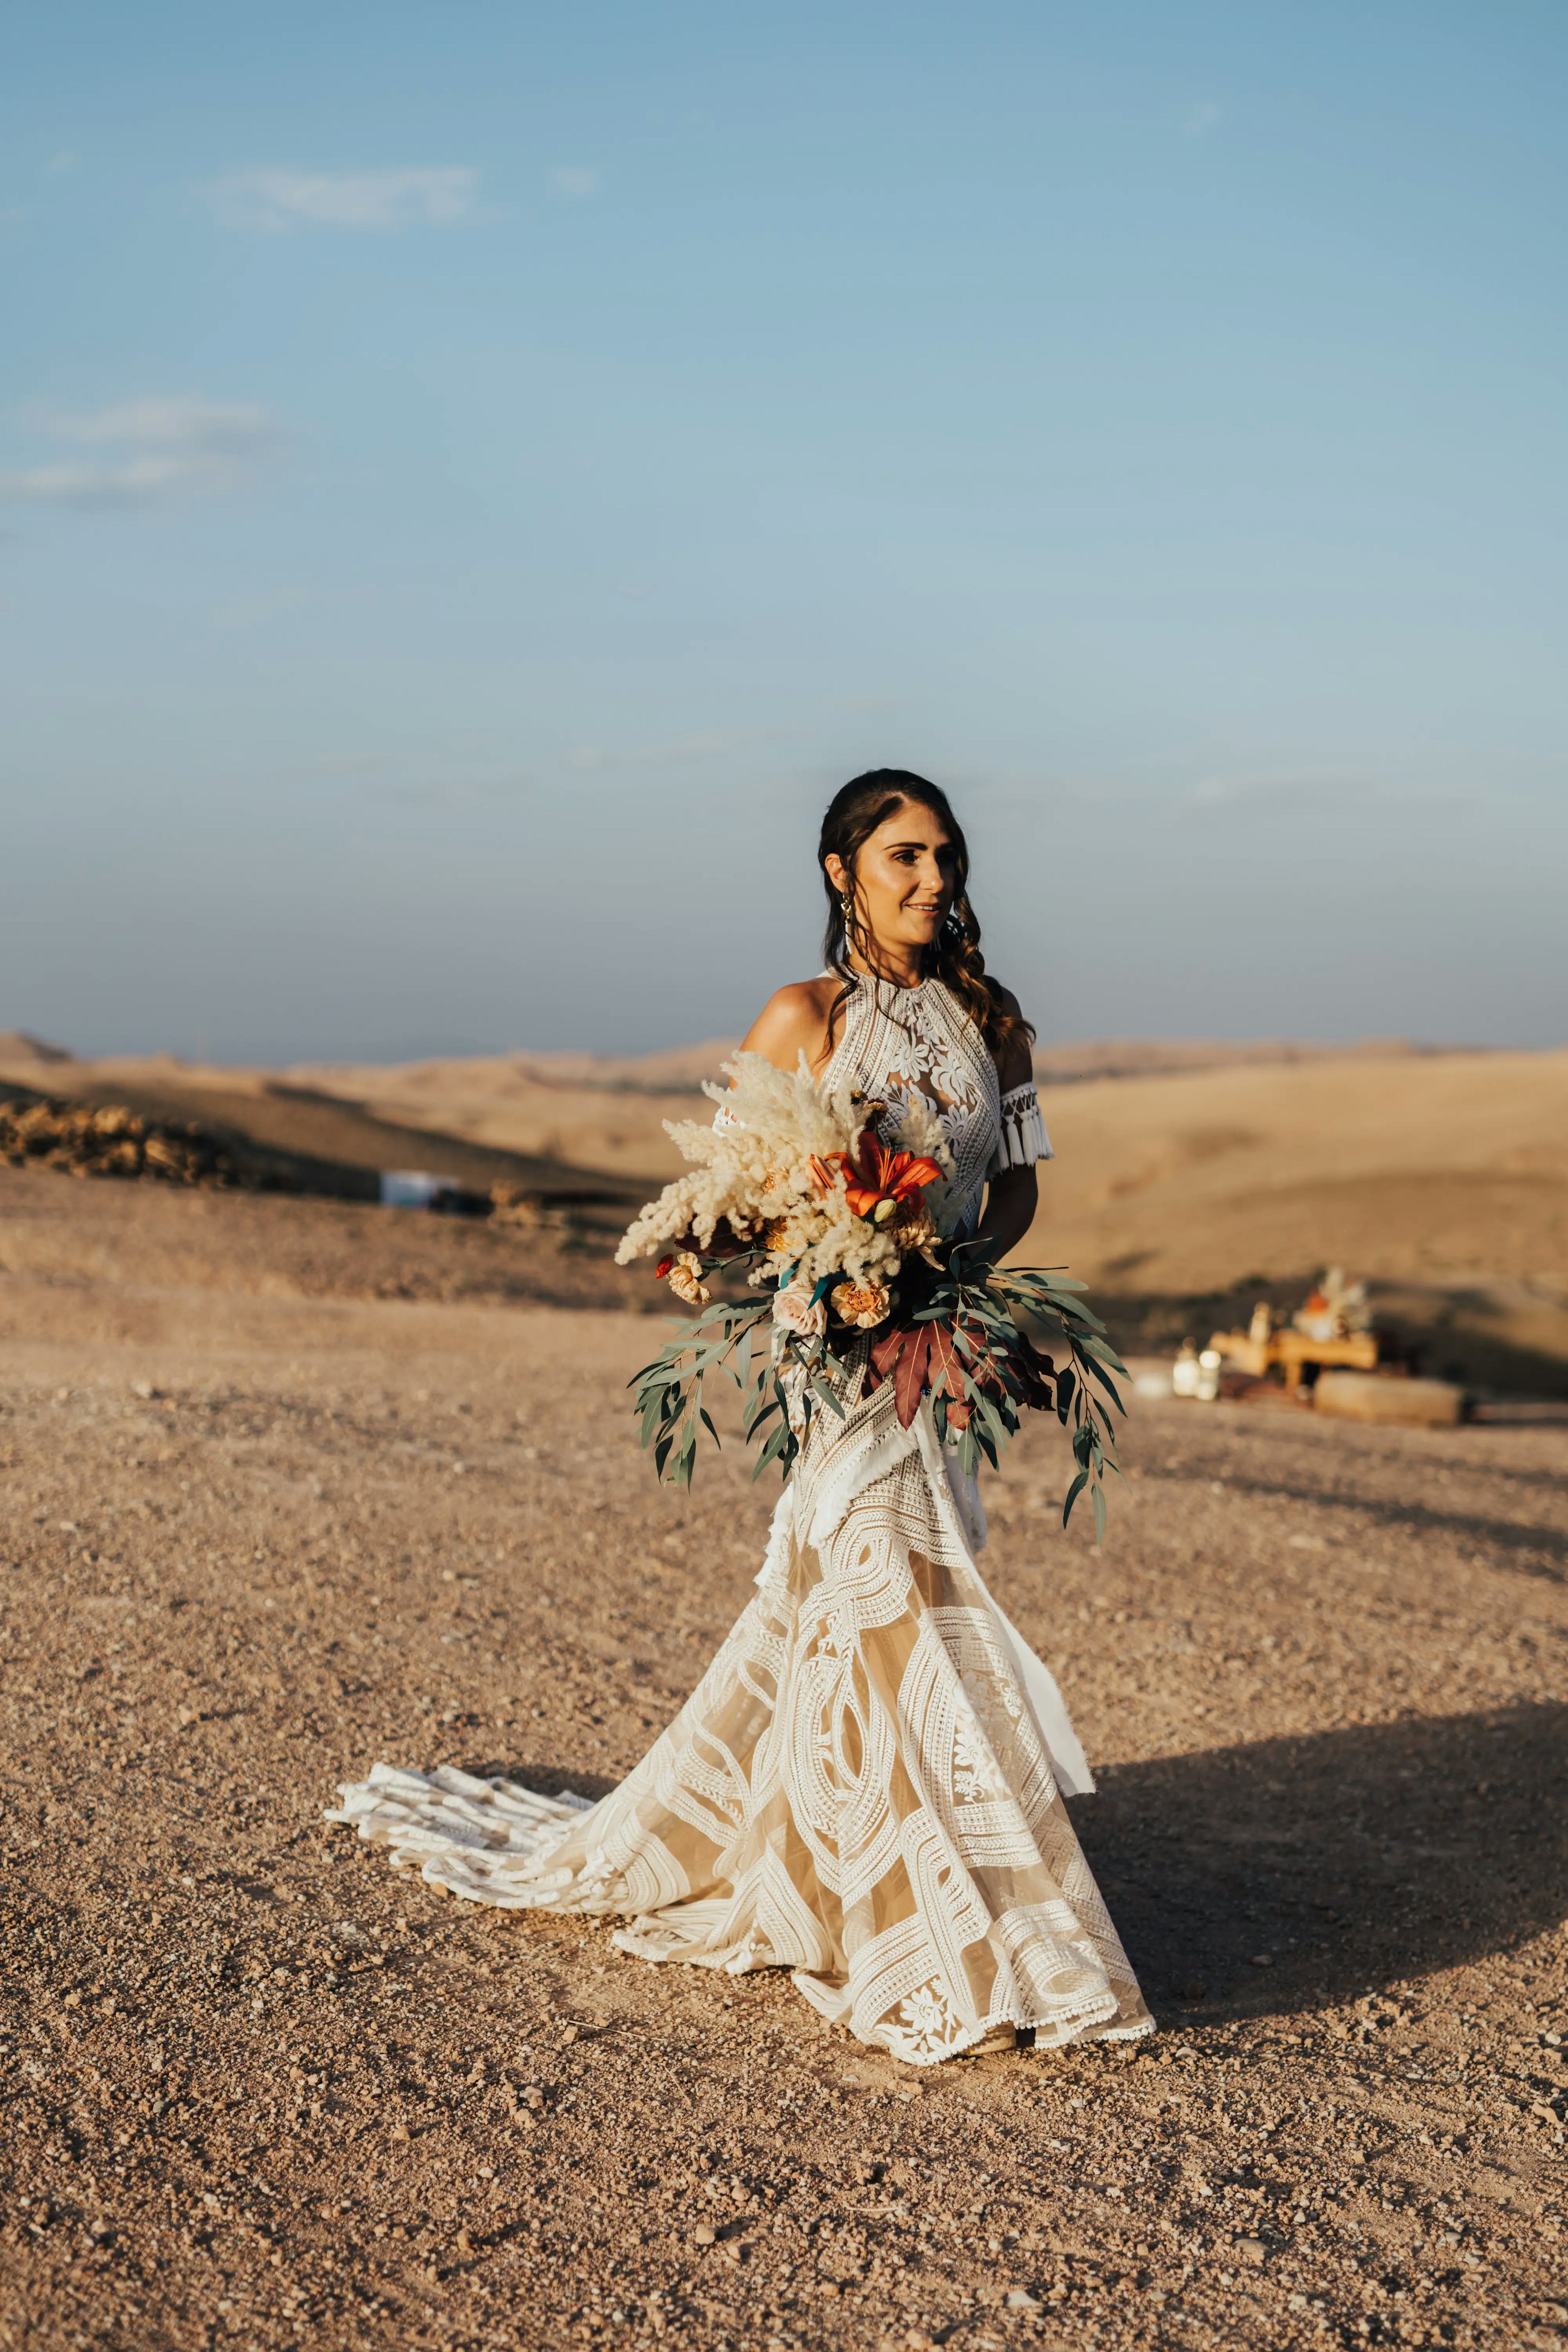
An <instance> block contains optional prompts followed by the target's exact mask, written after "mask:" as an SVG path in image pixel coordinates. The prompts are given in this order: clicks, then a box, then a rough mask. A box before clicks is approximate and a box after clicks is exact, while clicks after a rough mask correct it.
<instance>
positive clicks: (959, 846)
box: [816, 768, 1035, 1055]
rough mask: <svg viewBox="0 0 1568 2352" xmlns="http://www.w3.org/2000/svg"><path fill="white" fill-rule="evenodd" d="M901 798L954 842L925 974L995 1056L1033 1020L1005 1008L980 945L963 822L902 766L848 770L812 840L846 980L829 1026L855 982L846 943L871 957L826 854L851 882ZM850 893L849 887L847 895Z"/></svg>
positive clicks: (1030, 1037) (832, 962) (827, 936)
mask: <svg viewBox="0 0 1568 2352" xmlns="http://www.w3.org/2000/svg"><path fill="white" fill-rule="evenodd" d="M906 801H914V802H916V803H918V804H919V805H920V806H921V808H926V809H929V810H930V811H931V814H932V815H933V816H934V817H937V818H940V820H941V822H942V824H943V825H944V826H945V828H946V831H947V837H948V840H949V842H950V843H951V845H952V860H953V899H952V910H951V912H950V913H949V915H948V917H947V919H946V921H945V922H944V923H943V924H942V929H941V930H940V931H939V932H938V934H937V936H936V938H935V939H934V940H932V942H931V946H930V947H929V948H928V949H927V950H926V951H925V965H924V969H925V975H926V977H927V978H935V979H937V980H940V981H941V982H942V984H943V986H944V987H946V988H949V989H951V990H952V993H953V995H954V996H956V997H957V999H958V1001H959V1003H961V1004H962V1005H963V1009H964V1011H965V1012H966V1013H968V1014H969V1016H970V1019H971V1020H972V1021H973V1023H974V1024H975V1026H976V1028H977V1029H978V1030H979V1031H980V1033H981V1034H982V1036H983V1037H984V1040H985V1043H986V1044H987V1045H989V1047H990V1048H991V1051H992V1053H993V1054H994V1055H1001V1054H1002V1053H1003V1052H1004V1051H1005V1049H1006V1047H1008V1046H1009V1045H1014V1044H1016V1043H1023V1044H1026V1045H1032V1044H1033V1043H1034V1037H1035V1032H1034V1029H1033V1027H1032V1025H1031V1024H1029V1023H1028V1022H1027V1021H1026V1020H1025V1019H1024V1018H1023V1017H1022V1015H1021V1014H1019V1013H1011V1012H1009V1011H1007V1009H1006V1007H1005V1003H1004V1002H1003V999H1002V995H1001V992H1000V991H999V989H998V986H997V983H996V982H994V980H992V979H991V978H990V977H989V976H988V974H987V972H986V970H985V959H984V956H983V955H982V954H981V952H980V925H979V923H978V922H977V921H976V919H975V914H974V909H973V907H972V906H971V905H970V903H969V845H968V843H967V842H966V841H965V840H964V838H963V826H962V825H961V824H959V822H958V819H957V818H956V817H955V816H954V815H953V813H952V805H951V803H949V800H948V797H947V794H946V793H944V792H943V791H942V787H941V785H940V784H933V783H930V782H927V780H926V778H925V777H924V776H916V775H911V774H910V771H909V770H908V769H907V768H868V770H867V772H866V773H865V774H864V775H863V776H854V777H852V778H851V779H850V781H849V782H848V783H847V784H844V785H841V786H840V788H839V790H838V791H837V792H836V793H834V795H833V798H832V799H831V801H829V803H828V804H827V814H826V816H825V817H824V818H823V820H822V835H821V838H820V840H819V841H818V842H817V845H816V857H817V863H818V865H819V866H821V868H822V882H823V887H824V888H825V889H826V892H827V929H826V932H825V933H824V934H823V941H822V953H823V960H824V961H825V962H826V964H827V966H828V968H829V970H830V971H835V972H837V975H838V977H839V979H840V980H841V981H842V982H843V983H844V990H843V993H842V995H841V996H839V997H838V999H837V1002H836V1003H835V1004H834V1007H833V1012H832V1015H831V1017H830V1019H829V1023H828V1027H829V1031H830V1032H831V1030H832V1029H833V1028H834V1026H835V1025H836V1024H837V1019H838V1014H839V1013H840V1011H841V1010H842V1008H843V1007H844V1006H845V1005H846V1004H847V1003H848V1001H849V999H850V997H851V996H852V995H853V994H854V992H855V990H856V988H857V987H858V984H859V982H858V974H857V973H856V972H855V971H854V970H853V968H852V966H851V964H850V961H849V955H850V950H852V949H858V950H859V953H860V954H861V956H862V957H863V959H864V960H865V961H866V962H867V963H868V964H870V965H871V966H872V968H873V969H875V959H874V957H873V956H872V955H871V953H870V952H869V950H870V946H871V942H870V941H869V940H868V938H867V937H866V934H865V931H864V929H863V927H862V925H861V923H860V921H859V919H858V915H857V914H856V913H855V912H854V910H853V906H852V907H851V911H850V913H849V915H848V916H846V914H845V911H844V906H843V903H842V899H841V897H840V894H839V892H838V891H837V890H836V889H835V888H834V887H833V885H832V883H831V882H830V881H829V880H828V878H827V860H828V859H829V857H833V856H837V857H840V858H842V859H843V861H844V865H845V868H846V870H847V873H848V875H849V877H850V879H851V882H853V880H854V876H855V861H856V859H857V858H858V856H859V855H860V852H861V850H862V849H863V848H864V847H865V845H866V844H867V842H868V840H869V839H870V837H871V835H873V834H874V833H875V832H876V830H877V827H878V826H879V824H886V822H887V820H888V819H889V817H890V816H892V815H894V814H896V813H897V811H898V810H899V809H900V807H901V806H902V805H903V803H905V802H906ZM853 896H854V893H853V890H851V892H850V898H851V900H853Z"/></svg>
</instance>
